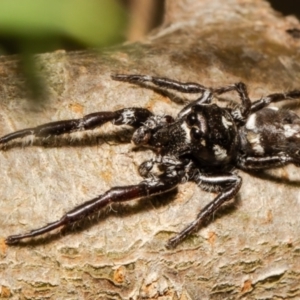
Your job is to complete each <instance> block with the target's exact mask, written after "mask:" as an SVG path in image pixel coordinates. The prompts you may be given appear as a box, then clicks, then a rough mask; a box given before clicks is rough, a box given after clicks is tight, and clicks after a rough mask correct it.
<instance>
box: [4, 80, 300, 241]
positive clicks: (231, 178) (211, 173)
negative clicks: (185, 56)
mask: <svg viewBox="0 0 300 300" xmlns="http://www.w3.org/2000/svg"><path fill="white" fill-rule="evenodd" d="M112 78H113V79H114V80H118V81H126V82H131V83H134V84H142V85H148V84H149V87H150V88H151V84H152V85H154V86H155V87H157V88H161V89H173V90H176V91H179V92H182V93H191V94H193V93H195V94H201V97H200V98H198V99H196V100H195V101H192V102H191V103H189V104H188V105H187V106H185V107H184V108H183V109H182V110H181V111H180V112H179V114H178V115H177V117H176V118H173V117H171V116H169V115H154V114H153V113H152V112H150V111H149V110H147V109H144V108H136V107H131V108H124V109H120V110H117V111H106V112H97V113H92V114H89V115H86V116H84V117H83V118H82V119H74V120H64V121H58V122H51V123H47V124H44V125H40V126H38V127H34V128H28V129H24V130H20V131H16V132H14V133H11V134H8V135H6V136H3V137H2V138H0V144H2V145H3V146H5V145H7V144H8V143H10V142H11V141H13V140H15V139H18V138H23V137H25V136H29V135H32V136H34V137H37V138H44V137H48V136H57V135H61V134H69V133H71V132H74V131H82V130H90V129H94V128H96V127H99V126H101V125H103V124H104V123H106V122H108V121H110V122H112V123H113V124H115V125H129V126H132V127H133V128H135V131H134V133H133V136H132V141H133V143H134V144H135V145H136V146H143V147H149V148H151V149H152V150H153V151H154V152H155V154H156V156H155V158H153V159H150V160H148V161H145V162H144V163H142V164H141V165H140V167H139V173H140V175H141V176H142V177H143V178H144V180H143V181H141V182H140V183H139V184H136V185H130V186H121V187H114V188H112V189H110V190H109V191H107V192H105V193H104V194H102V195H100V196H98V197H96V198H94V199H92V200H89V201H87V202H85V203H83V204H81V205H79V206H77V207H75V208H73V209H72V210H70V211H69V212H67V213H66V214H65V215H63V217H62V218H61V219H60V220H58V221H55V222H53V223H50V224H47V225H46V226H44V227H41V228H38V229H34V230H32V231H30V232H28V233H25V234H19V235H12V236H9V237H8V238H7V239H6V242H7V244H14V243H17V242H19V241H20V240H22V239H24V238H30V237H34V236H37V235H41V234H43V233H46V232H49V231H51V230H53V229H55V228H58V227H60V226H67V225H69V224H72V223H74V222H76V221H78V220H80V219H82V218H84V217H86V216H89V215H91V214H93V213H94V212H95V211H98V210H99V209H101V208H103V207H105V206H107V205H108V204H110V203H112V202H123V201H128V200H132V199H136V198H143V197H149V196H152V195H156V194H162V193H165V192H167V191H169V190H172V189H174V188H176V187H177V185H178V184H180V183H184V182H186V181H194V182H196V183H197V184H198V185H199V186H200V187H202V188H203V189H205V190H209V191H215V192H218V195H217V196H216V198H215V199H214V200H213V201H212V202H211V203H209V204H208V205H206V206H205V207H204V208H203V209H202V210H201V211H200V213H199V214H198V216H197V217H196V219H195V221H193V222H192V223H191V224H189V225H188V226H187V227H186V228H185V229H184V230H183V231H182V232H180V233H179V234H177V235H176V236H175V237H173V238H172V239H170V240H169V242H168V246H169V247H175V246H176V245H177V244H178V243H180V242H181V241H182V240H183V239H184V238H185V237H186V236H187V235H188V234H190V233H191V232H193V231H195V230H196V229H197V228H198V227H199V226H200V225H201V224H204V223H205V222H206V221H207V219H208V218H209V217H210V216H211V215H212V214H213V213H214V212H215V211H216V210H217V209H218V208H219V207H220V206H221V205H222V204H223V203H224V202H226V201H228V200H230V199H232V198H233V197H234V196H235V195H236V194H237V192H238V191H239V189H240V186H241V184H242V179H241V177H239V176H238V175H237V174H236V172H235V171H234V170H235V168H240V169H244V170H253V169H254V170H256V169H266V168H272V167H278V166H282V165H285V164H287V163H293V164H295V165H297V166H299V165H300V150H299V149H300V118H299V117H298V115H296V114H295V113H293V112H292V111H290V110H279V109H277V108H268V107H267V106H268V105H269V104H270V103H272V102H279V101H282V100H288V99H296V98H300V91H298V90H294V91H291V92H288V93H278V94H271V95H268V96H266V97H263V98H262V99H260V100H257V101H255V102H251V101H250V99H249V97H248V93H247V89H246V86H245V84H243V83H241V82H240V83H236V84H233V85H229V86H225V87H221V88H214V89H213V88H206V87H204V86H202V85H200V84H196V83H181V82H178V81H174V80H170V79H167V78H159V77H151V76H144V75H114V76H112ZM230 91H236V92H237V93H238V95H239V97H240V100H241V102H242V103H241V104H240V105H237V106H235V107H231V108H229V107H228V108H222V107H219V106H218V105H216V104H211V101H212V98H213V97H214V96H218V95H221V94H223V93H227V92H230ZM154 166H157V167H158V168H153V167H154ZM153 170H159V172H157V171H153Z"/></svg>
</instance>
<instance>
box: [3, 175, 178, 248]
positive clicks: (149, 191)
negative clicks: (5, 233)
mask: <svg viewBox="0 0 300 300" xmlns="http://www.w3.org/2000/svg"><path fill="white" fill-rule="evenodd" d="M180 181H181V177H180V176H174V177H169V176H167V175H161V176H160V177H157V178H151V179H149V180H144V181H142V182H141V183H140V184H137V185H130V186H123V187H114V188H112V189H110V190H108V191H107V192H106V193H104V194H102V195H100V196H98V197H96V198H94V199H92V200H89V201H87V202H84V203H83V204H81V205H79V206H77V207H75V208H74V209H72V210H70V211H69V212H67V213H66V214H65V215H64V216H63V217H62V218H61V219H60V220H58V221H55V222H53V223H49V224H47V225H46V226H44V227H41V228H38V229H34V230H31V231H30V232H28V233H24V234H18V235H11V236H9V237H7V239H6V243H7V244H8V245H11V244H15V243H18V242H19V241H21V240H23V239H25V238H32V237H35V236H39V235H42V234H44V233H47V232H50V231H52V230H54V229H56V228H59V227H61V226H67V225H70V224H72V223H74V222H77V221H79V220H81V219H83V218H85V217H88V216H90V215H92V214H93V213H95V212H97V211H99V210H100V209H102V208H103V207H105V206H107V205H108V204H110V203H113V202H125V201H129V200H133V199H137V198H144V197H150V196H154V195H157V194H162V193H165V192H168V191H170V190H172V189H174V188H176V186H177V185H178V184H179V183H180Z"/></svg>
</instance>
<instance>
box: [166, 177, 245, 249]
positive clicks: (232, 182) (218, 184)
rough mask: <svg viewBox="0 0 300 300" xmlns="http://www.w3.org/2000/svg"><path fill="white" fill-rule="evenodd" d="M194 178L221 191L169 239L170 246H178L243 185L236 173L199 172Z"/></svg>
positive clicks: (201, 183) (200, 183)
mask: <svg viewBox="0 0 300 300" xmlns="http://www.w3.org/2000/svg"><path fill="white" fill-rule="evenodd" d="M194 180H195V182H196V183H198V184H199V185H200V186H201V185H204V186H206V185H211V186H212V187H215V189H216V190H218V189H219V190H220V189H221V193H220V194H219V195H218V196H217V197H216V198H215V199H214V200H213V201H212V202H210V203H209V204H207V205H206V206H205V207H204V208H203V209H202V210H201V211H200V213H199V214H198V216H197V218H196V220H195V221H194V222H192V223H191V224H189V225H188V226H187V227H186V228H185V229H184V230H182V231H181V232H180V233H179V234H177V235H176V236H175V237H173V238H171V239H170V240H169V241H168V244H167V247H168V248H174V247H176V246H177V245H178V244H179V243H180V242H182V241H183V240H184V239H185V238H186V237H187V236H188V235H190V234H191V233H192V232H194V231H195V230H197V229H198V227H199V226H200V225H203V224H205V222H206V221H207V220H208V219H209V217H211V216H212V215H213V214H214V213H215V212H216V211H217V209H218V208H219V207H220V206H221V205H223V204H224V203H225V202H226V201H228V200H230V199H232V198H233V197H235V195H236V194H237V193H238V191H239V189H240V187H241V185H242V178H241V177H240V176H237V175H234V174H229V175H223V176H206V175H202V174H198V176H196V177H195V179H194Z"/></svg>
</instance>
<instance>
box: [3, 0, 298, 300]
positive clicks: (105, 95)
mask: <svg viewBox="0 0 300 300" xmlns="http://www.w3.org/2000/svg"><path fill="white" fill-rule="evenodd" d="M291 28H300V24H299V22H298V20H296V19H295V18H294V17H286V18H284V17H282V16H281V15H279V14H278V13H276V12H274V11H273V10H272V9H271V8H270V6H269V4H267V3H266V2H264V1H254V0H253V1H250V0H227V1H222V0H203V1H198V0H177V1H175V0H169V1H167V5H166V16H165V22H164V25H163V26H162V27H161V28H159V29H158V30H156V31H155V32H153V33H152V34H151V35H150V36H149V37H147V39H145V40H144V41H142V42H139V43H135V44H127V45H124V46H121V47H119V48H117V49H113V50H112V51H107V52H105V53H101V54H99V53H92V52H72V53H66V52H64V51H59V52H55V53H50V54H44V55H40V56H38V57H37V61H38V63H39V66H40V69H41V74H42V76H43V78H44V79H45V81H46V82H47V84H48V89H49V96H48V100H47V101H44V102H42V103H41V104H39V105H38V106H34V107H33V105H32V104H31V102H30V101H28V97H27V93H26V88H25V84H24V79H23V78H22V77H21V76H20V74H19V71H18V61H17V59H16V58H15V57H2V58H0V99H1V101H0V106H1V109H0V123H1V124H0V134H1V135H3V134H7V133H9V132H11V131H14V130H18V129H23V128H25V127H32V126H36V125H38V124H41V123H45V122H49V121H55V120H62V119H68V118H80V117H82V116H83V115H84V114H88V113H91V112H95V111H101V110H115V109H119V108H122V107H125V106H126V107H127V106H141V107H147V108H149V109H151V110H152V111H154V112H155V113H159V114H161V113H168V114H173V115H176V113H177V112H178V111H179V110H180V108H181V107H182V105H181V104H180V103H178V102H180V101H176V100H180V99H183V96H182V95H174V94H168V95H166V94H163V93H155V92H153V91H151V90H149V89H145V88H139V87H135V86H132V85H129V84H126V83H121V82H114V81H112V80H111V79H110V74H112V73H139V74H150V75H157V76H164V77H170V78H173V79H177V80H180V81H195V82H199V83H201V84H203V85H206V86H222V85H227V84H230V83H234V82H238V81H243V82H245V83H246V84H247V86H248V88H249V94H250V97H251V99H253V100H254V99H259V98H260V97H261V96H263V95H267V94H269V93H271V92H276V91H278V92H280V91H287V90H291V89H294V88H298V89H299V88H300V86H299V85H300V72H299V71H300V39H297V38H294V37H292V36H291V35H289V34H288V33H287V32H286V30H287V29H291ZM224 98H225V97H224ZM171 99H173V100H175V101H171ZM228 99H229V100H232V99H233V100H237V99H236V98H235V97H234V96H232V95H228V96H226V99H224V100H228ZM220 103H221V104H222V105H226V101H221V102H220ZM294 103H296V104H297V101H295V102H294ZM284 105H285V104H284V103H283V104H282V105H281V106H284ZM289 107H290V106H289ZM293 109H295V110H297V105H295V106H293ZM298 111H299V110H298ZM130 133H131V131H130V130H129V129H128V128H125V129H124V128H116V127H113V126H112V125H105V126H103V127H102V128H100V129H99V130H95V131H93V132H92V133H89V134H88V135H86V136H84V137H82V135H81V137H79V136H78V135H77V134H74V135H72V139H70V138H58V139H55V140H46V141H43V142H42V143H40V144H43V146H44V147H40V144H39V143H38V142H37V143H36V144H34V146H32V147H22V145H17V146H16V147H12V148H11V149H8V150H7V151H1V153H0V160H1V162H0V165H1V181H0V191H1V201H0V207H1V209H0V237H1V238H2V239H1V240H0V295H1V297H2V298H8V297H10V299H164V300H165V299H172V300H175V299H176V300H177V299H181V300H183V299H299V298H300V285H299V282H300V239H299V237H300V218H299V213H300V194H299V187H300V172H299V169H297V168H296V167H294V166H288V167H285V168H281V169H277V170H275V171H272V172H264V173H258V174H254V175H253V174H252V175H249V174H245V173H242V172H240V173H241V174H242V177H243V180H244V182H243V186H242V188H241V191H240V193H239V195H238V197H237V198H236V199H235V201H233V203H232V204H231V205H229V206H227V207H226V208H224V209H222V210H221V211H220V212H218V214H217V215H216V216H215V217H214V220H213V222H211V223H210V224H209V225H208V226H207V227H205V228H202V229H200V230H199V232H197V233H196V234H194V235H193V236H191V237H190V238H188V239H187V240H185V241H184V242H183V243H182V244H180V245H179V246H178V247H177V248H176V249H173V250H167V249H166V248H165V243H166V241H167V239H169V238H170V237H172V236H173V235H174V234H175V233H176V232H178V231H180V230H181V229H183V227H184V226H185V225H186V224H188V223H189V222H190V221H191V220H193V219H194V218H195V216H196V214H197V212H198V211H199V210H200V209H201V208H202V207H203V206H204V205H205V204H207V203H208V202H209V201H211V200H212V199H213V197H214V195H212V194H209V193H206V192H203V191H201V190H200V189H199V188H198V187H197V186H195V185H194V184H191V183H188V184H185V185H182V186H180V187H179V189H178V193H171V194H168V195H165V196H159V197H155V198H151V199H144V200H140V201H133V202H131V203H127V204H126V205H118V206H114V207H112V209H110V210H108V211H105V212H101V214H100V219H99V220H98V221H97V220H90V221H87V222H85V223H84V224H81V226H80V227H78V228H76V227H75V228H74V229H72V230H68V231H67V232H64V234H62V235H61V234H60V233H58V234H57V235H54V236H52V237H49V238H46V239H42V240H40V239H39V240H37V241H35V242H30V243H27V244H26V245H24V246H15V247H8V246H6V245H5V243H4V238H5V237H6V236H7V235H10V234H16V233H21V232H24V231H28V230H30V229H33V228H36V227H39V226H41V225H44V224H45V223H47V222H50V221H54V220H56V219H58V218H60V217H61V215H62V213H63V212H66V211H67V210H69V209H70V208H72V207H74V206H75V205H77V204H79V203H82V202H83V201H85V200H88V199H91V198H93V197H95V196H96V195H98V194H100V193H102V192H104V191H105V190H107V189H109V188H110V187H112V186H116V185H127V184H132V183H137V182H139V181H140V177H139V175H138V173H137V166H138V165H139V163H141V162H142V161H143V160H145V159H146V158H148V157H149V155H151V151H133V149H132V145H130V143H127V142H128V141H129V140H130Z"/></svg>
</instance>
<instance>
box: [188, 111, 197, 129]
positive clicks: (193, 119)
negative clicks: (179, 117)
mask: <svg viewBox="0 0 300 300" xmlns="http://www.w3.org/2000/svg"><path fill="white" fill-rule="evenodd" d="M186 123H187V125H188V126H190V127H192V126H194V125H195V124H196V123H197V116H196V114H195V113H191V114H189V115H187V117H186Z"/></svg>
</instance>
